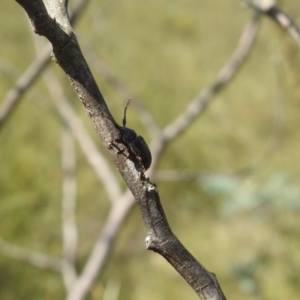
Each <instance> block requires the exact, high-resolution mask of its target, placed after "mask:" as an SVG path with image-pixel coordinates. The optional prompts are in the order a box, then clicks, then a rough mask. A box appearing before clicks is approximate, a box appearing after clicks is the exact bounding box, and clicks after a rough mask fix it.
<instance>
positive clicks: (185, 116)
mask: <svg viewBox="0 0 300 300" xmlns="http://www.w3.org/2000/svg"><path fill="white" fill-rule="evenodd" d="M259 15H260V14H258V13H256V12H255V13H254V15H253V17H252V19H251V20H250V22H249V23H248V24H247V25H246V27H245V29H244V31H243V33H242V35H241V38H240V40H239V43H238V45H237V48H236V50H235V51H234V53H233V55H232V57H231V59H230V60H229V61H228V62H226V64H225V65H224V67H223V68H222V69H221V71H220V72H219V74H218V75H217V78H216V80H215V81H214V82H213V83H212V84H211V85H209V86H208V87H206V88H204V89H203V90H202V91H201V92H200V93H199V94H198V95H197V96H196V98H195V99H194V100H193V101H192V102H191V103H190V104H189V105H188V107H187V108H186V110H185V111H184V112H183V113H182V114H180V115H179V116H178V117H177V118H176V120H175V121H173V122H172V123H170V124H169V125H168V126H166V127H165V129H164V130H163V134H162V135H160V136H159V137H158V138H156V139H155V140H154V142H153V143H152V145H151V152H152V165H155V161H156V160H157V157H158V154H159V153H160V151H161V150H162V149H163V147H164V145H165V143H166V142H167V141H170V140H172V139H174V138H175V137H176V136H178V135H179V134H180V133H182V132H183V131H184V130H185V129H186V128H187V127H188V126H189V125H190V124H191V123H192V121H194V120H195V118H196V117H198V116H199V115H200V114H201V113H203V111H204V109H205V108H206V107H207V105H208V104H209V103H210V101H211V100H212V99H213V97H214V96H215V95H216V94H217V93H218V92H219V91H220V90H221V89H222V88H224V87H225V86H226V85H227V84H228V83H229V81H230V80H231V79H232V78H233V76H234V75H236V73H237V71H238V70H239V68H240V67H241V65H242V64H243V62H245V60H246V58H247V56H248V55H249V53H250V50H251V48H252V46H253V44H254V41H255V37H256V33H257V30H258V21H259ZM151 169H152V168H151Z"/></svg>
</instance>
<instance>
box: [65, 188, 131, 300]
mask: <svg viewBox="0 0 300 300" xmlns="http://www.w3.org/2000/svg"><path fill="white" fill-rule="evenodd" d="M133 204H134V198H133V196H132V194H131V193H130V191H129V190H127V192H126V193H124V194H123V196H122V197H121V198H119V200H118V201H117V202H115V203H114V204H113V206H112V208H111V210H110V212H109V215H108V218H107V220H106V222H105V225H104V228H103V229H102V232H101V234H100V236H99V238H98V240H97V242H96V244H95V246H94V248H93V250H92V252H91V254H90V256H89V258H88V260H87V262H86V263H85V266H84V268H83V270H82V272H81V274H80V275H79V276H78V278H77V280H76V281H75V282H74V284H73V286H72V288H71V290H70V291H69V293H68V296H67V298H66V299H67V300H82V299H84V298H85V296H86V295H87V293H88V292H89V290H90V288H91V287H92V285H93V284H94V282H95V280H96V278H97V276H99V273H101V271H102V269H103V266H104V263H105V261H106V259H107V256H108V254H109V250H110V248H111V246H112V243H113V241H114V238H115V237H116V235H117V233H118V232H119V230H120V228H121V226H122V224H123V221H124V220H125V218H126V216H127V215H128V213H129V211H130V210H131V208H132V206H133Z"/></svg>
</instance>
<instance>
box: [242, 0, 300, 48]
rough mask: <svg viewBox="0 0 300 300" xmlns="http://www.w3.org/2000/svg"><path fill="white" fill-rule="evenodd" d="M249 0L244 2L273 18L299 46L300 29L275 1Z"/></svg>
mask: <svg viewBox="0 0 300 300" xmlns="http://www.w3.org/2000/svg"><path fill="white" fill-rule="evenodd" d="M266 2H267V3H266V4H265V3H264V1H262V0H260V1H250V0H246V1H245V3H246V4H247V5H249V6H250V7H252V8H253V9H254V10H256V11H257V12H259V13H262V14H265V15H267V16H269V17H270V18H271V19H273V20H274V21H275V22H276V23H278V24H279V25H280V26H281V27H282V28H283V29H284V30H287V32H288V33H289V34H290V35H291V36H292V38H293V39H294V40H295V41H296V43H297V44H298V46H299V47H300V30H299V28H298V26H297V25H296V23H295V22H294V21H293V20H292V19H291V18H290V17H289V16H288V15H287V14H285V13H284V12H283V11H281V10H280V8H278V6H276V3H275V1H273V0H269V1H266Z"/></svg>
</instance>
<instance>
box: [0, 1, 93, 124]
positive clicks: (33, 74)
mask: <svg viewBox="0 0 300 300" xmlns="http://www.w3.org/2000/svg"><path fill="white" fill-rule="evenodd" d="M88 2H89V0H81V1H79V2H78V4H77V6H76V7H75V8H74V10H73V11H72V14H71V16H70V22H71V24H73V23H75V21H76V20H77V18H78V16H79V13H80V12H81V11H83V9H84V8H85V6H86V5H87V4H88ZM40 53H41V54H40V55H39V56H38V57H37V58H36V59H35V60H34V61H33V62H32V63H31V64H30V66H29V67H28V68H27V70H26V71H25V72H24V73H23V74H22V75H21V77H20V78H19V79H18V80H17V81H16V84H15V86H14V87H13V88H12V89H10V90H9V91H8V92H7V93H6V95H5V96H4V99H3V101H2V105H1V106H0V129H1V127H3V124H4V122H5V121H6V120H7V119H8V118H9V117H10V115H11V113H12V112H13V109H14V108H16V106H17V104H18V103H19V101H20V99H21V97H22V96H23V94H24V93H25V92H26V91H27V90H28V89H29V87H30V86H31V85H32V84H33V83H34V81H35V80H36V79H37V77H38V75H39V74H40V73H41V72H42V70H44V68H45V67H46V66H47V65H48V64H49V62H50V60H51V57H50V55H51V47H50V45H47V46H46V47H45V48H44V49H43V50H42V51H41V52H40Z"/></svg>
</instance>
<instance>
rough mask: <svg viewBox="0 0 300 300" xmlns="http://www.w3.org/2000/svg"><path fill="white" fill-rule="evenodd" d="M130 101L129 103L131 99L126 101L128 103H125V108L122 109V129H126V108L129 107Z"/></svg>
mask: <svg viewBox="0 0 300 300" xmlns="http://www.w3.org/2000/svg"><path fill="white" fill-rule="evenodd" d="M130 101H131V98H129V99H128V101H127V103H126V106H125V108H124V118H123V127H126V111H127V107H128V105H129V103H130Z"/></svg>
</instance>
